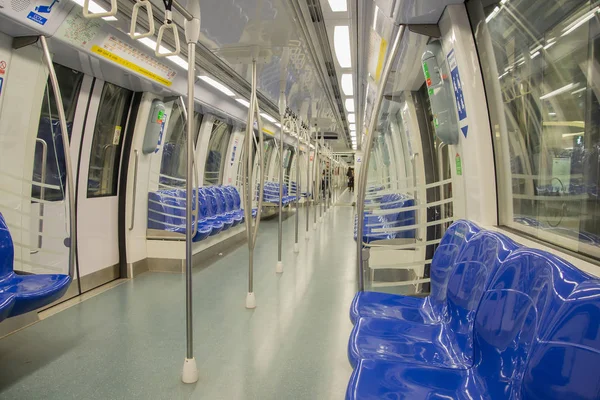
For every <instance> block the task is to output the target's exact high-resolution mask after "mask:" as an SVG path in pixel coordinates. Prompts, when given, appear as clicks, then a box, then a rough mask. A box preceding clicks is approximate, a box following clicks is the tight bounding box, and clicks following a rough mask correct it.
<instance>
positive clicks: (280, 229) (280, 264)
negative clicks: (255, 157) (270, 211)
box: [275, 91, 285, 274]
mask: <svg viewBox="0 0 600 400" xmlns="http://www.w3.org/2000/svg"><path fill="white" fill-rule="evenodd" d="M284 118H285V92H284V91H282V92H280V93H279V123H280V124H281V127H280V128H279V221H278V224H277V266H276V268H275V272H276V273H279V274H280V273H282V272H283V261H282V256H281V253H282V251H281V247H282V241H283V128H284V127H285V121H284Z"/></svg>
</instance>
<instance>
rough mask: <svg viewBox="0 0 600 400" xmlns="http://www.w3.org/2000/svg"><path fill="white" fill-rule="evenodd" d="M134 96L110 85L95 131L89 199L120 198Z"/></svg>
mask: <svg viewBox="0 0 600 400" xmlns="http://www.w3.org/2000/svg"><path fill="white" fill-rule="evenodd" d="M132 98H133V92H131V91H129V90H127V89H124V88H122V87H119V86H117V85H113V84H112V83H108V82H106V83H105V84H104V88H103V89H102V96H101V98H100V107H99V108H98V116H97V117H96V125H95V127H94V138H93V140H92V150H91V156H90V169H89V173H88V189H87V197H88V198H92V197H102V196H116V195H117V184H118V176H119V165H120V162H121V145H122V143H123V135H124V134H125V124H126V123H127V115H128V113H129V107H130V104H131V99H132Z"/></svg>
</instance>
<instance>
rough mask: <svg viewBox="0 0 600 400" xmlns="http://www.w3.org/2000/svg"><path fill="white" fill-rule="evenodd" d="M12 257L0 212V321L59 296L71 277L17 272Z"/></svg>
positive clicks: (11, 244)
mask: <svg viewBox="0 0 600 400" xmlns="http://www.w3.org/2000/svg"><path fill="white" fill-rule="evenodd" d="M14 257H15V250H14V245H13V241H12V237H11V235H10V232H9V230H8V226H7V225H6V221H5V220H4V217H3V216H2V214H0V321H3V320H4V319H6V318H9V317H15V316H17V315H21V314H25V313H27V312H30V311H33V310H36V309H38V308H41V307H44V306H46V305H48V304H50V303H52V302H54V301H56V300H58V299H60V298H61V297H62V296H63V295H64V294H65V292H66V291H67V289H68V288H69V284H70V283H71V277H70V276H69V275H63V274H41V275H18V274H16V273H15V272H14Z"/></svg>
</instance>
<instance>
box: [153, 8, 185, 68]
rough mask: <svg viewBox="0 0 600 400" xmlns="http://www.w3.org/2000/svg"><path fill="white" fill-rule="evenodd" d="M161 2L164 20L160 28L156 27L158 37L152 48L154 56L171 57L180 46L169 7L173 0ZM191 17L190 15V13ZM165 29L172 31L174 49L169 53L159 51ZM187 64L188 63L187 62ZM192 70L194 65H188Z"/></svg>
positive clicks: (175, 54) (177, 52)
mask: <svg viewBox="0 0 600 400" xmlns="http://www.w3.org/2000/svg"><path fill="white" fill-rule="evenodd" d="M163 3H164V5H165V22H164V23H163V24H162V25H161V26H160V28H158V37H157V38H156V48H155V49H154V55H156V57H159V58H162V57H172V56H177V55H179V53H180V52H181V47H180V45H179V32H178V30H177V24H175V23H174V22H173V12H172V11H171V7H172V6H173V5H174V3H175V1H174V0H163ZM190 17H191V15H190ZM186 20H188V21H190V20H191V18H190V19H187V18H186ZM166 30H171V31H172V32H173V38H174V39H175V50H174V51H172V52H169V53H161V52H160V48H161V47H162V46H161V44H162V40H163V35H164V33H165V31H166ZM188 44H189V42H188ZM188 65H190V64H189V63H188ZM189 68H191V69H192V70H194V66H193V65H190V67H189Z"/></svg>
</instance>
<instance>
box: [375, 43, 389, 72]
mask: <svg viewBox="0 0 600 400" xmlns="http://www.w3.org/2000/svg"><path fill="white" fill-rule="evenodd" d="M386 50H387V41H386V40H385V39H384V38H381V43H380V44H379V59H378V60H377V69H376V70H375V81H377V82H379V77H381V70H382V69H383V61H384V60H385V52H386Z"/></svg>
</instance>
